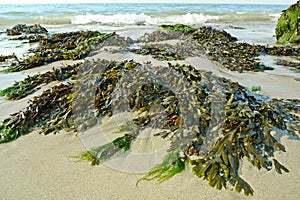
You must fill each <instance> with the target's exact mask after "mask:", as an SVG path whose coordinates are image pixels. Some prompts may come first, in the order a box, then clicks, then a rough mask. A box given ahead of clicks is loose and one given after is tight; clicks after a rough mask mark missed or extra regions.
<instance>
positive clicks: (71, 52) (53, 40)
mask: <svg viewBox="0 0 300 200" xmlns="http://www.w3.org/2000/svg"><path fill="white" fill-rule="evenodd" d="M112 36H115V33H107V34H105V33H100V32H98V31H77V32H69V33H57V34H52V35H48V36H45V37H41V38H36V39H38V40H39V46H38V47H37V48H35V49H32V50H31V52H32V53H33V55H30V54H29V55H27V56H25V57H24V58H22V59H19V60H17V62H14V63H13V64H11V65H10V66H8V67H7V68H6V69H5V70H4V71H6V72H17V71H22V70H26V69H31V68H34V67H38V66H42V65H45V64H49V63H52V62H55V61H59V60H79V59H83V58H85V57H87V56H88V55H89V54H90V53H91V52H92V51H94V50H96V48H99V46H100V47H101V44H102V43H103V42H104V41H105V40H106V39H108V38H110V37H112Z"/></svg>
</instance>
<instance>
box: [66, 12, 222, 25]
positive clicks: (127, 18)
mask: <svg viewBox="0 0 300 200" xmlns="http://www.w3.org/2000/svg"><path fill="white" fill-rule="evenodd" d="M218 19H219V17H217V16H210V15H203V14H191V13H187V14H184V15H169V16H165V17H152V16H150V15H146V14H144V13H141V14H114V15H99V14H89V13H87V14H85V15H78V16H75V17H74V18H73V19H72V20H71V23H72V24H91V23H101V24H114V25H136V24H146V25H157V24H163V23H184V24H199V23H204V22H207V21H209V20H218Z"/></svg>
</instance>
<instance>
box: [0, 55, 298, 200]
mask: <svg viewBox="0 0 300 200" xmlns="http://www.w3.org/2000/svg"><path fill="white" fill-rule="evenodd" d="M91 66H93V67H91ZM160 74H163V76H160ZM187 102H188V103H187ZM299 103H300V102H299V100H276V99H271V100H270V99H268V98H265V97H263V96H259V95H257V94H253V93H251V92H250V91H249V90H248V89H247V88H245V87H243V86H241V85H239V84H238V83H235V82H232V81H230V80H228V79H226V78H222V77H216V76H214V75H213V74H212V73H211V72H205V71H199V70H196V69H195V68H194V67H193V66H190V65H179V64H175V65H172V64H170V63H169V64H168V66H152V65H141V64H139V63H135V62H134V61H123V62H116V61H106V60H96V61H95V60H94V61H85V62H84V63H83V64H81V65H79V66H78V74H77V75H76V84H62V85H59V86H55V87H53V88H52V89H50V90H47V91H45V92H44V93H43V94H42V95H40V96H38V97H35V98H34V99H33V100H32V102H31V103H30V104H29V106H28V107H27V108H26V109H25V110H24V111H21V112H18V113H15V114H12V116H11V117H10V118H8V119H6V120H4V122H3V124H2V125H1V126H0V128H1V129H0V136H1V138H0V142H8V141H10V140H13V139H16V138H17V137H19V136H21V135H24V134H27V133H29V131H30V130H32V129H33V128H35V127H40V128H41V130H42V132H44V133H46V134H48V133H51V132H54V133H55V132H58V131H59V130H62V129H66V130H69V131H71V130H73V131H82V132H84V131H85V130H88V129H89V128H91V127H93V126H95V125H98V122H99V120H100V121H101V120H102V117H104V116H107V117H110V116H112V115H113V114H115V113H122V112H134V113H137V115H136V117H134V119H133V120H129V121H128V122H127V123H125V125H124V127H121V130H120V132H121V133H123V132H126V133H125V134H124V135H123V136H122V135H121V136H120V137H118V138H116V139H113V140H112V141H111V142H109V143H107V144H104V145H102V146H100V147H95V148H92V149H90V150H88V151H86V152H83V153H82V154H81V155H79V156H78V158H80V159H83V160H88V161H90V162H91V163H92V165H97V164H100V163H101V161H104V160H106V159H112V158H113V156H114V155H116V154H118V153H122V152H127V151H130V148H131V144H132V143H133V142H134V141H135V139H136V138H137V137H138V136H139V134H140V132H141V131H142V130H144V129H145V128H147V127H151V128H153V129H159V131H160V132H159V133H157V134H155V135H154V136H155V137H162V138H164V139H165V140H167V141H166V142H169V143H170V147H169V149H168V151H167V155H166V157H165V159H164V160H163V162H162V163H161V164H159V165H156V166H155V167H154V168H153V169H152V170H150V172H149V173H148V174H146V175H145V176H144V177H142V178H141V180H158V182H162V181H165V180H168V179H169V178H171V177H173V176H174V175H176V174H179V173H182V172H183V171H184V170H185V169H186V168H187V167H186V166H187V165H188V164H190V165H191V166H192V170H193V173H194V174H195V175H196V176H197V177H199V178H201V179H204V180H205V181H207V182H208V184H209V185H210V186H212V187H215V188H216V189H222V188H225V189H232V188H234V189H235V190H236V191H237V192H241V191H244V194H245V195H252V194H253V192H254V191H253V189H252V188H251V186H250V184H249V183H247V182H246V181H245V180H243V178H242V177H241V176H240V174H239V173H238V172H239V168H240V162H241V160H242V159H247V160H248V161H249V162H250V163H251V164H252V165H253V166H255V167H257V168H258V169H262V168H264V169H266V170H271V169H272V168H275V170H276V172H278V173H282V172H288V171H289V170H288V169H287V168H286V167H285V166H284V165H282V164H281V163H280V162H279V161H278V160H277V159H276V158H274V152H275V151H278V150H279V151H283V152H285V151H286V150H285V147H284V146H283V145H282V144H281V143H280V142H279V141H278V140H277V139H276V138H275V137H274V136H273V135H272V132H273V131H276V130H277V129H280V130H287V132H288V133H289V134H291V135H295V136H297V137H299V132H300V129H299V127H300V120H299V111H300V107H299ZM29 127H30V130H27V129H28V128H29ZM141 180H139V181H141ZM139 181H138V182H139Z"/></svg>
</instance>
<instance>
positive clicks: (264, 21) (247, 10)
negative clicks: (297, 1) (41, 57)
mask: <svg viewBox="0 0 300 200" xmlns="http://www.w3.org/2000/svg"><path fill="white" fill-rule="evenodd" d="M286 8H288V5H249V4H241V5H239V4H142V3H141V4H114V3H111V4H52V5H51V4H50V5H49V4H47V5H42V4H38V5H0V32H2V34H0V42H4V41H6V42H7V37H5V36H3V35H4V33H3V32H5V30H6V29H7V28H11V27H13V26H14V25H16V24H23V23H24V24H41V25H43V26H44V27H46V28H47V29H48V30H49V31H50V33H51V32H52V33H53V32H66V31H74V30H99V31H103V32H111V31H121V30H124V29H130V28H131V27H136V26H139V28H145V27H147V26H154V27H155V26H158V25H160V24H176V23H183V24H187V25H191V26H200V25H213V26H217V27H219V28H221V29H225V30H227V31H229V32H230V33H232V34H233V35H236V36H238V38H239V39H240V40H243V41H246V42H262V43H264V42H265V43H274V41H275V38H274V37H273V36H274V30H275V26H276V22H277V19H278V17H279V16H280V13H281V11H282V10H284V9H286ZM0 46H1V47H0V48H1V49H0V55H1V54H7V53H10V52H11V51H5V50H4V49H3V48H4V47H7V46H10V47H12V48H14V47H15V46H14V45H13V44H11V43H10V42H8V43H2V45H0Z"/></svg>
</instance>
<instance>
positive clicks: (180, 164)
mask: <svg viewBox="0 0 300 200" xmlns="http://www.w3.org/2000/svg"><path fill="white" fill-rule="evenodd" d="M186 163H188V162H187V159H182V158H181V157H180V155H179V148H178V149H176V150H174V151H172V152H170V153H169V154H168V155H167V156H166V157H165V158H164V160H163V162H162V163H161V164H159V165H156V166H155V167H154V168H153V169H151V170H150V171H149V172H148V173H147V174H146V175H145V176H144V177H142V178H141V179H139V180H138V181H137V183H136V185H138V184H139V182H140V181H143V180H146V181H151V180H153V179H157V181H158V182H159V183H161V182H163V181H166V180H168V179H170V178H172V177H173V176H174V175H176V174H179V173H181V172H183V171H184V170H185V169H186Z"/></svg>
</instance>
